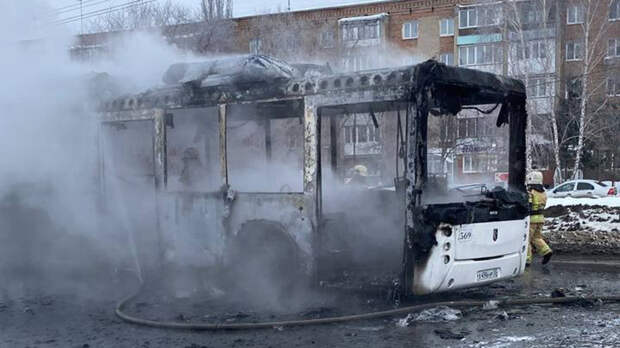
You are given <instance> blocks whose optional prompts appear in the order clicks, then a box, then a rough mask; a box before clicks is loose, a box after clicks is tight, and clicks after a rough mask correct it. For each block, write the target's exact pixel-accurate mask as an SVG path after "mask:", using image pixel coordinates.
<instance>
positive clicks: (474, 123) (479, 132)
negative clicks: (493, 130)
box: [458, 117, 487, 138]
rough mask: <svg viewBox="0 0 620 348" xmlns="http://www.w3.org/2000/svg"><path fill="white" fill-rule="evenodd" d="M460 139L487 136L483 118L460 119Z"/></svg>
mask: <svg viewBox="0 0 620 348" xmlns="http://www.w3.org/2000/svg"><path fill="white" fill-rule="evenodd" d="M458 131H459V134H458V137H459V138H477V137H482V136H485V135H486V133H487V132H486V129H485V124H484V120H483V119H482V118H478V117H474V118H460V119H459V128H458Z"/></svg>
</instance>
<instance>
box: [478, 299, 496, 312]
mask: <svg viewBox="0 0 620 348" xmlns="http://www.w3.org/2000/svg"><path fill="white" fill-rule="evenodd" d="M498 305H499V301H496V300H489V301H487V303H485V304H483V305H482V309H483V310H485V311H486V310H492V309H497V306H498Z"/></svg>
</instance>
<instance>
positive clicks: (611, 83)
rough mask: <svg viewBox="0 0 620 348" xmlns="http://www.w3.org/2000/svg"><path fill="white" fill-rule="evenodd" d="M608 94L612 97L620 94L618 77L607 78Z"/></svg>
mask: <svg viewBox="0 0 620 348" xmlns="http://www.w3.org/2000/svg"><path fill="white" fill-rule="evenodd" d="M607 95H608V96H610V97H614V96H620V79H618V77H609V78H607Z"/></svg>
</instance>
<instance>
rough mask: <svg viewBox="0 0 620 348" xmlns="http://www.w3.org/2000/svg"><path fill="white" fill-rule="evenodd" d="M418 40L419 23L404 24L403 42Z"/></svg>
mask: <svg viewBox="0 0 620 348" xmlns="http://www.w3.org/2000/svg"><path fill="white" fill-rule="evenodd" d="M417 38H418V21H410V22H405V23H403V40H407V39H417Z"/></svg>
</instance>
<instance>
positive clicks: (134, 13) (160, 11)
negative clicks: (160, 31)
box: [87, 0, 200, 32]
mask: <svg viewBox="0 0 620 348" xmlns="http://www.w3.org/2000/svg"><path fill="white" fill-rule="evenodd" d="M199 18H200V16H198V15H197V13H195V11H193V10H192V9H190V8H187V7H184V6H181V5H179V4H175V3H173V2H172V1H170V0H168V1H166V2H165V3H157V2H151V3H144V4H136V5H134V6H129V7H126V8H123V9H122V10H120V11H119V10H111V11H109V12H107V13H105V14H103V15H100V16H96V17H94V18H93V19H91V20H90V21H89V22H88V23H87V29H88V31H90V32H107V31H120V30H135V29H146V28H154V27H164V26H171V25H177V24H181V23H188V22H191V21H196V20H198V19H199Z"/></svg>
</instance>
